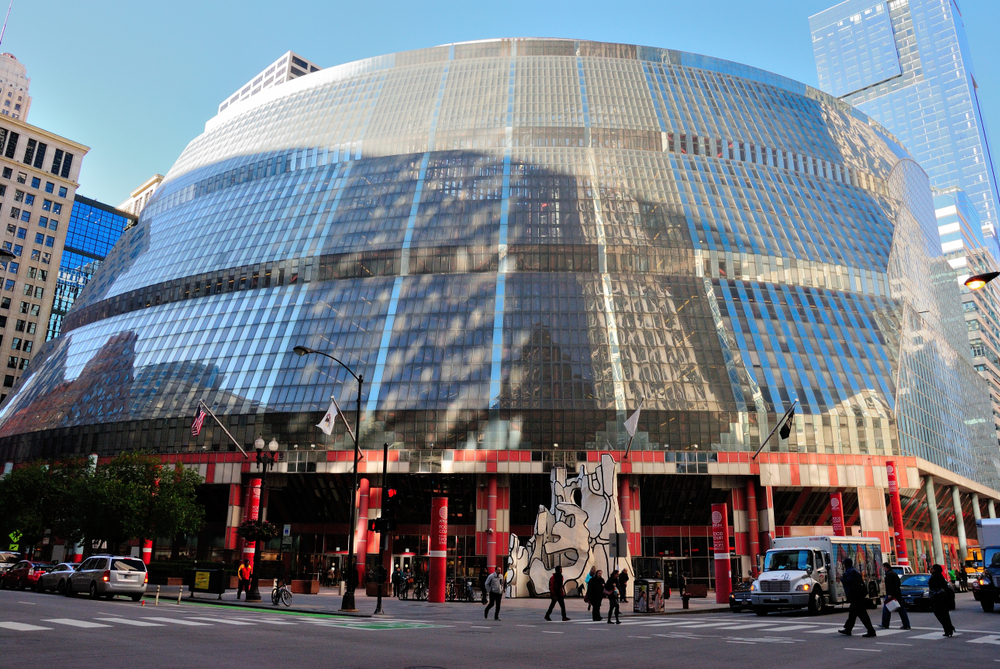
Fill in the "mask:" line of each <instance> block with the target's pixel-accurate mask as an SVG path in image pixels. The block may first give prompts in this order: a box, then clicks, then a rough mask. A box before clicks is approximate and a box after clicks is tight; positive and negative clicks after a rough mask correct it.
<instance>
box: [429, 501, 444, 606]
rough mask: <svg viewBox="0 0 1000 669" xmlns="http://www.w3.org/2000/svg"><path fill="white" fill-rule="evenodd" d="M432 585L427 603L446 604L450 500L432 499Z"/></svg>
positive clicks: (430, 552) (430, 553)
mask: <svg viewBox="0 0 1000 669" xmlns="http://www.w3.org/2000/svg"><path fill="white" fill-rule="evenodd" d="M428 555H429V557H430V563H431V564H430V567H431V569H430V572H431V573H430V584H429V588H428V590H427V601H429V602H437V603H439V604H440V603H443V602H444V593H445V577H446V576H447V569H448V498H447V497H432V498H431V545H430V550H429V551H428Z"/></svg>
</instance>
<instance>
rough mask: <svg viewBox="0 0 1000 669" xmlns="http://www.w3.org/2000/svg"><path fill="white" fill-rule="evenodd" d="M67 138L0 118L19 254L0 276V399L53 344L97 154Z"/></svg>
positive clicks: (4, 190)
mask: <svg viewBox="0 0 1000 669" xmlns="http://www.w3.org/2000/svg"><path fill="white" fill-rule="evenodd" d="M89 150H90V149H88V148H87V147H86V146H83V145H82V144H78V143H76V142H73V141H71V140H68V139H66V138H65V137H59V136H58V135H54V134H52V133H50V132H48V131H45V130H42V129H41V128H36V127H34V126H31V125H28V124H27V123H24V122H22V121H18V120H15V119H13V118H7V117H0V200H2V206H0V221H3V223H2V226H3V228H4V237H3V241H2V245H3V248H4V249H6V250H8V251H11V252H13V253H14V255H16V256H17V257H18V258H17V260H11V261H10V262H8V263H6V266H5V267H4V268H3V269H4V271H3V273H2V274H0V280H2V281H3V285H2V286H0V363H2V361H4V360H5V361H6V362H7V366H6V368H0V369H2V372H0V374H2V376H3V381H2V385H0V402H2V401H3V400H4V398H6V396H7V393H8V392H10V389H11V388H12V387H13V386H14V384H15V383H16V382H17V380H18V379H20V377H21V374H22V373H23V372H24V370H25V369H26V368H27V366H28V363H29V361H30V360H31V358H32V355H33V354H34V353H37V349H38V348H39V347H40V346H41V345H42V343H43V342H44V341H45V330H46V327H47V325H48V322H49V314H50V312H51V309H52V296H53V294H54V293H55V289H56V283H57V274H58V271H57V270H58V267H59V263H60V261H61V259H62V248H63V246H64V244H65V240H66V232H67V228H68V227H69V218H70V215H71V211H72V209H73V198H74V196H75V195H76V188H77V178H78V175H79V173H80V163H81V161H82V160H83V156H84V155H85V154H86V153H87V152H88V151H89Z"/></svg>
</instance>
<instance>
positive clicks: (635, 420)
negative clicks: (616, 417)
mask: <svg viewBox="0 0 1000 669" xmlns="http://www.w3.org/2000/svg"><path fill="white" fill-rule="evenodd" d="M645 401H646V398H643V399H642V400H641V401H640V402H639V407H638V408H637V409H636V410H635V413H634V414H632V415H631V416H629V417H628V420H627V421H625V431H626V432H628V436H630V437H634V436H635V431H636V429H638V427H639V412H640V411H642V403H643V402H645Z"/></svg>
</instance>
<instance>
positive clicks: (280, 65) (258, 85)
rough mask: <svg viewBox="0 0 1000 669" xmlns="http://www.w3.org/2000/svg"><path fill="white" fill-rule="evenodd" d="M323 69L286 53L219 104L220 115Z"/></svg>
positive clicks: (293, 54)
mask: <svg viewBox="0 0 1000 669" xmlns="http://www.w3.org/2000/svg"><path fill="white" fill-rule="evenodd" d="M321 69H323V68H321V67H320V66H319V65H317V64H316V63H313V62H312V61H309V60H306V59H305V58H303V57H302V56H300V55H298V54H296V53H293V52H292V51H286V52H285V53H284V54H283V55H282V56H281V58H279V59H278V60H276V61H274V62H273V63H271V64H270V65H268V66H267V67H265V68H264V69H263V70H261V71H260V74H258V75H257V76H256V77H254V78H252V79H251V80H250V81H248V82H247V83H246V85H244V86H241V87H240V89H239V90H238V91H236V92H235V93H233V94H232V95H230V96H229V97H228V98H227V99H226V100H224V101H223V102H222V103H221V104H219V113H220V114H221V113H222V112H224V111H226V110H227V109H230V108H232V107H233V106H235V105H239V104H240V103H242V102H245V101H246V100H249V99H250V98H251V97H253V96H255V95H257V94H258V93H260V92H261V91H266V90H267V89H269V88H272V87H274V86H280V85H281V84H283V83H285V82H286V81H291V80H293V79H298V78H299V77H304V76H305V75H307V74H309V73H311V72H319V71H320V70H321Z"/></svg>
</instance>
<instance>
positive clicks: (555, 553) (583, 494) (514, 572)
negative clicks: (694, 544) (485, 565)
mask: <svg viewBox="0 0 1000 669" xmlns="http://www.w3.org/2000/svg"><path fill="white" fill-rule="evenodd" d="M617 469H618V464H617V463H616V462H615V460H614V458H612V457H611V455H609V454H604V455H602V456H601V464H600V465H598V466H597V468H596V469H595V470H594V472H593V473H592V474H591V473H588V472H587V466H586V465H580V471H579V473H578V474H577V475H576V477H574V478H572V479H570V480H569V481H567V480H566V469H565V468H564V467H553V468H552V471H551V473H550V474H549V479H550V481H551V484H552V502H551V504H550V506H549V508H547V509H546V508H545V507H544V506H539V507H538V517H537V518H536V519H535V534H534V535H533V536H532V537H531V538H530V539H528V541H527V543H526V544H525V545H524V546H521V544H520V541H518V538H517V537H516V536H514V535H513V534H511V535H510V570H509V571H508V573H507V582H508V586H507V587H508V590H507V594H508V596H509V597H527V596H529V595H530V594H531V591H530V590H529V587H528V583H529V582H530V583H531V585H532V589H533V590H534V593H535V594H539V595H543V594H548V592H549V577H551V576H552V574H554V573H555V568H556V567H557V566H562V568H563V578H564V579H565V587H566V594H567V595H573V594H576V593H577V591H580V590H582V589H583V580H584V577H585V576H586V575H587V573H588V572H589V571H590V568H591V567H592V566H593V567H597V568H598V569H600V570H602V571H603V572H604V578H607V577H608V575H609V574H610V573H611V572H612V571H613V570H614V569H628V572H629V586H628V590H629V592H628V593H627V596H629V597H631V595H632V592H631V591H632V583H633V581H634V580H635V579H634V576H635V575H634V573H633V572H632V560H631V557H632V556H631V552H629V554H628V555H627V556H625V557H619V558H615V557H612V555H611V553H612V550H611V544H612V542H613V541H614V535H615V534H620V533H622V532H624V531H625V530H624V528H623V526H622V522H621V514H620V512H619V510H618V488H617V486H616V485H615V478H616V473H617Z"/></svg>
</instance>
